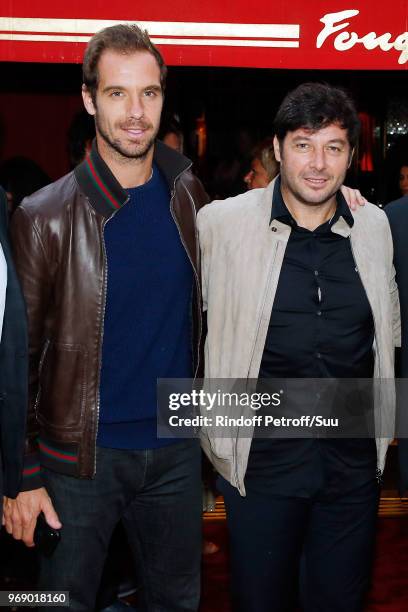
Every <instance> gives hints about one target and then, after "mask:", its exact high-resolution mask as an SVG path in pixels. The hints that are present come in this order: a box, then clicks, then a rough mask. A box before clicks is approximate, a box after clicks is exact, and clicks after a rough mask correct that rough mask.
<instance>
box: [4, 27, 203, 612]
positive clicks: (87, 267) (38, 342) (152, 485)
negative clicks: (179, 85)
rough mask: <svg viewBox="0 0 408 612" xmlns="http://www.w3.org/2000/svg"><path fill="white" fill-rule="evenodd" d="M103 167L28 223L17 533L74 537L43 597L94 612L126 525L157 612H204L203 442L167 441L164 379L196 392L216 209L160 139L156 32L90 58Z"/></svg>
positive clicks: (90, 162) (87, 82) (44, 566)
mask: <svg viewBox="0 0 408 612" xmlns="http://www.w3.org/2000/svg"><path fill="white" fill-rule="evenodd" d="M83 74H84V85H83V92H82V93H83V100H84V105H85V108H86V110H87V111H88V112H89V113H90V114H91V115H93V116H94V118H95V124H96V133H97V135H96V140H95V142H94V145H93V149H92V151H91V153H90V156H89V157H88V158H87V159H86V160H85V161H83V163H81V164H80V165H79V166H78V167H77V168H76V169H75V170H74V171H73V172H71V173H70V174H68V175H67V176H65V177H63V178H62V179H60V180H58V181H56V182H55V183H53V184H52V185H49V186H48V187H46V188H44V189H42V190H41V191H39V192H37V193H36V194H34V195H33V196H31V197H29V198H27V199H26V200H25V201H24V202H23V203H22V205H21V207H20V208H19V210H18V211H17V212H16V213H15V216H14V219H13V227H12V236H13V242H14V250H15V257H16V266H17V270H18V273H19V275H20V279H21V282H22V286H23V291H24V294H25V298H26V301H27V309H28V318H29V343H30V357H31V374H30V387H31V400H30V415H29V424H28V440H27V449H26V450H27V453H26V464H25V469H24V474H23V476H24V478H23V487H22V492H21V493H20V494H19V495H18V497H17V500H11V499H6V502H5V512H4V513H5V524H6V529H7V531H8V532H9V533H12V534H13V536H14V537H15V538H17V539H22V540H23V541H24V542H25V543H26V545H28V546H33V532H34V528H35V525H36V522H37V517H38V515H39V514H40V513H41V512H42V513H43V514H44V516H45V519H46V521H47V522H48V524H49V525H50V526H51V527H53V528H55V529H59V528H62V537H61V541H60V543H59V545H58V546H57V548H56V550H55V552H54V554H53V556H52V557H51V558H50V559H48V558H46V557H43V558H42V559H41V571H40V588H42V589H47V590H67V591H70V606H71V609H73V610H93V609H94V605H95V595H96V591H97V588H98V585H99V581H100V576H101V571H102V568H103V564H104V559H105V557H106V553H107V547H108V544H109V540H110V537H111V534H112V531H113V529H114V527H115V526H116V524H117V523H118V522H119V521H120V520H122V522H123V523H124V526H125V529H126V531H127V534H128V539H129V543H130V546H131V549H132V552H133V554H134V557H135V560H136V563H137V568H138V571H140V573H141V579H142V583H143V594H144V600H145V601H144V609H146V610H166V611H170V610H171V611H172V612H176V611H177V610H184V611H187V610H196V609H197V606H198V600H199V566H200V550H201V548H200V546H201V543H200V538H201V535H200V532H201V480H200V449H199V443H198V440H187V441H184V440H183V441H180V440H163V439H162V440H160V439H158V438H157V435H156V412H155V411H156V379H157V378H184V377H192V376H194V375H195V374H196V373H197V370H198V368H199V366H200V365H201V364H200V350H199V347H200V341H201V313H200V287H199V281H198V273H197V272H198V251H197V248H198V247H197V240H196V226H195V218H196V212H197V210H198V209H199V208H200V207H201V206H202V205H203V204H205V203H206V202H207V196H206V194H205V192H204V190H203V188H202V185H201V183H200V182H199V181H198V180H197V179H196V178H195V177H194V176H193V174H192V173H191V171H190V166H191V163H190V161H189V160H188V159H186V158H185V157H184V156H182V155H180V154H179V153H177V152H175V151H173V150H171V149H169V148H168V147H166V146H165V145H163V144H162V143H160V142H157V141H156V140H155V137H156V134H157V130H158V127H159V123H160V114H161V109H162V103H163V89H164V85H165V77H166V67H165V65H164V63H163V59H162V57H161V55H160V53H159V52H158V50H157V49H156V48H155V47H154V46H153V45H152V43H151V41H150V40H149V38H148V36H147V33H146V32H143V31H141V30H140V29H139V28H137V27H136V26H127V25H118V26H114V27H111V28H106V29H105V30H103V31H101V32H99V33H98V34H96V35H95V36H94V37H93V38H92V39H91V41H90V43H89V45H88V47H87V50H86V53H85V57H84V66H83Z"/></svg>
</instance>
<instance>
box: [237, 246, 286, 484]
mask: <svg viewBox="0 0 408 612" xmlns="http://www.w3.org/2000/svg"><path fill="white" fill-rule="evenodd" d="M277 250H278V244H276V246H275V251H274V253H273V259H272V262H271V264H270V267H269V274H268V279H267V281H266V289H265V293H264V295H263V300H262V308H261V310H260V316H259V320H258V324H257V328H256V334H255V338H254V342H253V345H252V351H251V358H250V360H249V365H248V371H247V375H246V378H247V380H248V379H249V373H250V370H251V364H252V361H253V358H254V353H255V345H256V341H257V338H258V334H259V328H260V326H261V318H262V313H263V311H264V307H265V302H266V296H267V295H268V289H269V286H270V283H271V276H272V270H273V266H274V263H275V259H276V252H277ZM239 429H240V428H239V427H238V429H237V435H236V438H235V444H234V455H235V456H234V466H235V481H236V484H237V487H238V488H240V486H239V478H238V440H239Z"/></svg>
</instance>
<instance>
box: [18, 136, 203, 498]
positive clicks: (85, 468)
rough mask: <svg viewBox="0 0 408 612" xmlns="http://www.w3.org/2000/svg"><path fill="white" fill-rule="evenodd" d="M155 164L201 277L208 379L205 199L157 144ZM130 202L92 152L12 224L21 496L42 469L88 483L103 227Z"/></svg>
mask: <svg viewBox="0 0 408 612" xmlns="http://www.w3.org/2000/svg"><path fill="white" fill-rule="evenodd" d="M155 162H156V163H157V165H158V166H159V168H160V170H161V171H162V173H163V174H164V176H165V178H166V180H167V182H168V185H169V189H170V192H171V198H170V208H171V213H172V216H173V218H174V222H175V223H176V225H177V228H178V230H179V232H180V237H181V240H182V243H183V245H184V247H185V249H186V252H187V254H188V256H189V258H190V261H191V264H192V266H193V268H194V272H195V278H196V284H195V292H194V297H193V304H192V317H193V321H194V325H193V342H194V347H193V348H194V350H193V354H194V368H195V372H196V374H197V373H198V372H199V370H200V371H201V363H202V361H201V356H200V353H201V344H202V343H201V336H202V321H201V306H200V303H201V293H200V284H199V270H198V269H199V250H198V242H197V231H196V213H197V211H198V210H199V208H200V207H201V206H203V205H204V204H206V203H207V201H208V197H207V194H206V193H205V191H204V189H203V187H202V185H201V183H200V181H199V180H198V179H197V178H196V177H195V176H194V175H193V174H192V173H191V171H190V167H191V162H190V161H189V160H188V159H187V158H185V157H184V156H182V155H180V154H179V153H176V152H175V151H173V150H172V149H169V148H168V147H166V146H165V145H164V144H162V143H160V142H157V143H156V146H155ZM127 201H128V195H127V193H126V191H125V190H123V189H122V187H121V186H120V185H119V183H118V182H117V180H116V179H115V177H114V176H113V174H112V173H111V172H110V170H109V168H108V167H107V165H106V164H105V162H104V161H103V160H102V158H101V157H100V156H99V154H98V152H97V150H96V147H95V146H94V148H93V150H92V153H91V155H90V157H89V159H87V160H85V161H84V162H83V163H82V164H80V165H79V166H78V167H77V168H76V169H75V170H74V171H73V172H71V173H70V174H68V175H66V176H64V177H63V178H61V179H60V180H58V181H56V182H55V183H53V184H51V185H49V186H47V187H45V188H44V189H42V190H40V191H38V192H37V193H35V194H34V195H32V196H30V197H29V198H26V199H25V200H24V201H23V203H22V205H21V206H20V207H19V208H18V209H17V211H16V213H15V214H14V217H13V222H12V228H11V233H12V242H13V247H14V254H15V262H16V268H17V272H18V274H19V277H20V280H21V284H22V288H23V292H24V296H25V299H26V302H27V311H28V320H29V347H30V406H29V418H28V440H27V447H26V452H27V454H26V462H25V468H24V472H23V476H24V478H23V486H22V490H27V489H34V488H36V487H38V486H41V465H44V466H48V467H50V468H51V469H53V470H56V471H58V472H61V473H65V474H72V475H74V476H77V477H82V478H91V477H92V476H93V475H94V474H95V468H96V466H95V448H96V434H97V427H98V416H99V378H100V367H101V350H102V337H103V324H104V310H105V299H106V286H107V270H106V253H105V245H104V238H103V231H104V226H105V224H106V223H107V222H108V220H109V219H110V217H112V215H114V214H115V211H116V210H118V209H120V208H121V206H123V205H125V204H126V202H127Z"/></svg>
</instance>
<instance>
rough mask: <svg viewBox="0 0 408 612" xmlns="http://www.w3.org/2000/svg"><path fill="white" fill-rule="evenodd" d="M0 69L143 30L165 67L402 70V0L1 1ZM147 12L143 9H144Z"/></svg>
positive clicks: (405, 3) (407, 22) (405, 9)
mask: <svg viewBox="0 0 408 612" xmlns="http://www.w3.org/2000/svg"><path fill="white" fill-rule="evenodd" d="M2 4H3V6H2V7H0V61H29V62H71V63H72V62H81V60H82V53H83V48H84V45H85V44H86V41H87V40H88V39H89V37H90V36H92V34H93V33H94V32H96V31H98V30H100V29H101V28H103V27H105V26H107V25H112V24H113V23H115V22H123V21H130V22H136V23H139V24H141V25H142V26H144V27H145V28H146V29H147V30H148V31H149V33H150V35H151V37H152V39H153V41H154V42H155V43H156V44H157V45H159V47H160V48H161V50H162V52H163V54H164V56H165V59H166V61H167V63H168V64H169V65H182V66H241V67H260V68H305V69H327V68H333V69H354V70H356V69H369V70H371V69H376V70H378V69H380V70H382V69H384V70H406V69H407V67H408V31H407V30H408V0H392V2H391V3H389V4H388V5H387V3H386V2H385V3H384V0H371V2H368V1H367V0H364V1H362V0H357V1H354V0H350V1H347V0H343V1H336V0H334V1H330V0H329V1H327V0H314V1H313V0H311V1H310V2H306V1H305V0H290V1H288V0H257V1H256V2H248V0H221V1H220V0H201V1H197V0H196V1H195V2H192V1H191V0H156V1H155V2H154V3H148V2H146V3H137V2H134V0H121V1H120V2H118V3H117V6H115V4H116V3H115V2H112V1H111V0H109V2H108V1H107V0H90V1H88V2H85V1H79V0H73V1H72V2H70V3H64V6H60V3H57V2H56V1H55V0H37V1H36V2H33V1H32V0H9V1H8V2H5V3H2ZM147 4H151V7H147Z"/></svg>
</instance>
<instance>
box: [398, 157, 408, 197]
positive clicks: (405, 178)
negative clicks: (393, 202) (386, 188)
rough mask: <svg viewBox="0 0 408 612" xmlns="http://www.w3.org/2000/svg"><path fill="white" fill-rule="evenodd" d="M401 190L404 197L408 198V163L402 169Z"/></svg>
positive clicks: (400, 174) (400, 175) (400, 171)
mask: <svg viewBox="0 0 408 612" xmlns="http://www.w3.org/2000/svg"><path fill="white" fill-rule="evenodd" d="M399 189H400V192H401V195H402V196H408V162H407V163H404V164H403V165H402V166H401V167H400V170H399Z"/></svg>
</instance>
